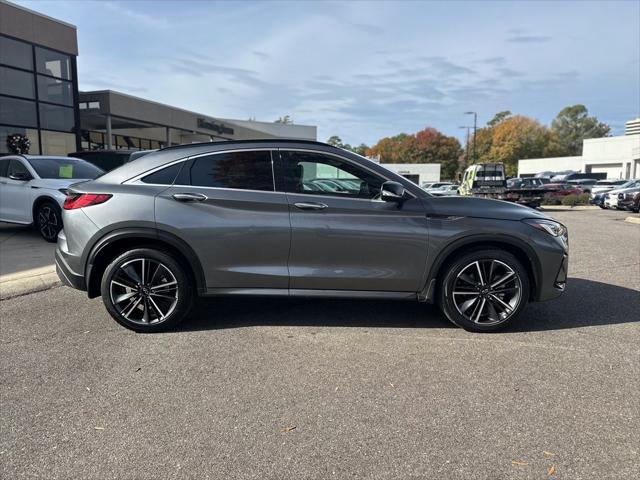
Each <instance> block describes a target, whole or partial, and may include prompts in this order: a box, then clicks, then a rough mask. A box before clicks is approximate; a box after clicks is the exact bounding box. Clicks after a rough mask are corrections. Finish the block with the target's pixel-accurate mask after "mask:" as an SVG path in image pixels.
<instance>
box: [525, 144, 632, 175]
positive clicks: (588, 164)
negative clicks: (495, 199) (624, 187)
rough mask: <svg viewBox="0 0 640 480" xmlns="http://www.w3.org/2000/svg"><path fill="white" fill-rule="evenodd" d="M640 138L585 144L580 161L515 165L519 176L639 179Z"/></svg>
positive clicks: (539, 160)
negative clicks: (602, 175) (559, 174)
mask: <svg viewBox="0 0 640 480" xmlns="http://www.w3.org/2000/svg"><path fill="white" fill-rule="evenodd" d="M639 163H640V135H622V136H619V137H604V138H591V139H588V140H584V141H583V144H582V156H581V157H555V158H529V159H526V160H519V161H518V176H520V175H533V174H536V173H538V172H544V171H552V172H553V171H562V170H575V171H577V172H581V173H606V174H607V178H609V179H619V178H635V177H637V176H638V175H640V167H639V166H638V165H639Z"/></svg>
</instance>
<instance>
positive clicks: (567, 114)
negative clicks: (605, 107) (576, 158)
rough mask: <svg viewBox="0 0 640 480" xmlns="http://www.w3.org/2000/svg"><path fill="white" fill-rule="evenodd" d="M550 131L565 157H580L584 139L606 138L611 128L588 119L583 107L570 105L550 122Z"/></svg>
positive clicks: (591, 118)
mask: <svg viewBox="0 0 640 480" xmlns="http://www.w3.org/2000/svg"><path fill="white" fill-rule="evenodd" d="M551 131H552V132H553V133H554V134H555V135H556V136H557V137H556V138H557V141H558V144H559V146H561V147H562V150H564V151H565V152H566V153H565V155H582V141H583V140H584V139H586V138H600V137H606V136H608V135H609V132H610V131H611V128H610V127H609V125H607V124H605V123H601V122H599V121H598V119H597V118H596V117H589V111H588V110H587V107H585V106H584V105H572V106H569V107H565V108H563V109H562V110H560V113H558V115H557V116H556V118H555V119H554V120H553V122H551Z"/></svg>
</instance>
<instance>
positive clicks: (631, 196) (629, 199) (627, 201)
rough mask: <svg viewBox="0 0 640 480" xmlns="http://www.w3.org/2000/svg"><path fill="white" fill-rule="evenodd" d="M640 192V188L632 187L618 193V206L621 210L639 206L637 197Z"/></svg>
mask: <svg viewBox="0 0 640 480" xmlns="http://www.w3.org/2000/svg"><path fill="white" fill-rule="evenodd" d="M639 194H640V188H630V189H628V190H625V191H623V192H620V193H618V208H619V209H620V210H625V209H626V210H632V211H636V210H634V208H637V203H636V197H637V196H638V195H639Z"/></svg>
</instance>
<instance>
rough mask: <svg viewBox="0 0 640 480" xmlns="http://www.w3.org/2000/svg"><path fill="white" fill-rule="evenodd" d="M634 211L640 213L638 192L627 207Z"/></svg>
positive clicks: (639, 194)
mask: <svg viewBox="0 0 640 480" xmlns="http://www.w3.org/2000/svg"><path fill="white" fill-rule="evenodd" d="M629 209H630V210H631V211H632V212H634V213H640V192H638V193H636V195H635V196H634V197H633V202H632V203H631V207H630V208H629Z"/></svg>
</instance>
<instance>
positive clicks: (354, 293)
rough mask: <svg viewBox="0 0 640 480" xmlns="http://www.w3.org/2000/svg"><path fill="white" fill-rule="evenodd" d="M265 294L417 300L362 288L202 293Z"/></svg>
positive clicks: (213, 292)
mask: <svg viewBox="0 0 640 480" xmlns="http://www.w3.org/2000/svg"><path fill="white" fill-rule="evenodd" d="M242 295H244V296H267V297H307V298H354V299H359V298H363V299H364V298H368V299H379V300H414V301H415V300H417V298H418V296H417V294H416V292H383V291H362V290H302V289H291V290H289V289H286V288H208V289H207V292H206V293H205V294H204V295H203V296H206V297H216V296H242Z"/></svg>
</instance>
